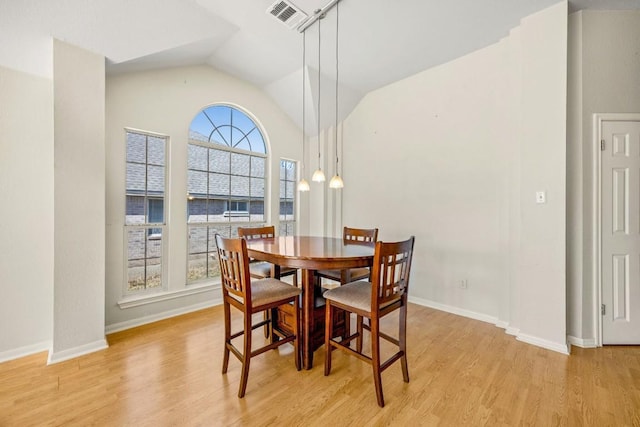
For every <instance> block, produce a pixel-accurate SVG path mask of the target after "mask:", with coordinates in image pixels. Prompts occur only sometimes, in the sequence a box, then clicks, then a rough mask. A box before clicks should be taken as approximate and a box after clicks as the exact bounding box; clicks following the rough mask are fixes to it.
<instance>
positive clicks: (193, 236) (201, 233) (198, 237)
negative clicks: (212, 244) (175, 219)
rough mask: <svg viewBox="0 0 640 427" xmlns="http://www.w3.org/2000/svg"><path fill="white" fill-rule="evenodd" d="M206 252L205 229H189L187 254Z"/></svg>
mask: <svg viewBox="0 0 640 427" xmlns="http://www.w3.org/2000/svg"><path fill="white" fill-rule="evenodd" d="M206 252H207V227H206V226H204V227H189V254H201V253H206Z"/></svg>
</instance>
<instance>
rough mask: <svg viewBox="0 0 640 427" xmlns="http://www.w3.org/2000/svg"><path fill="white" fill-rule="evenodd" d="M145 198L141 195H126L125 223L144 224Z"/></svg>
mask: <svg viewBox="0 0 640 427" xmlns="http://www.w3.org/2000/svg"><path fill="white" fill-rule="evenodd" d="M144 201H145V198H144V197H143V196H127V202H126V210H127V214H126V217H125V224H127V225H131V224H144V220H145V215H146V213H145V209H144V208H145V206H144V203H145V202H144Z"/></svg>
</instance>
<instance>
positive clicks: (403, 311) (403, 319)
mask: <svg viewBox="0 0 640 427" xmlns="http://www.w3.org/2000/svg"><path fill="white" fill-rule="evenodd" d="M399 317H400V318H399V321H400V331H399V333H398V341H399V344H400V351H402V353H403V354H402V358H401V359H400V363H401V364H402V379H403V380H404V382H405V383H408V382H409V367H408V366H407V305H406V303H404V304H403V305H402V307H400V314H399Z"/></svg>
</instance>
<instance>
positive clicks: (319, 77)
mask: <svg viewBox="0 0 640 427" xmlns="http://www.w3.org/2000/svg"><path fill="white" fill-rule="evenodd" d="M321 21H322V17H321V18H320V19H319V20H318V169H319V170H320V169H321V167H320V94H321V90H320V89H321V86H320V79H321V78H322V75H321V74H320V39H321V37H320V23H321Z"/></svg>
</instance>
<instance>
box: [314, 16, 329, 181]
mask: <svg viewBox="0 0 640 427" xmlns="http://www.w3.org/2000/svg"><path fill="white" fill-rule="evenodd" d="M322 18H324V15H320V17H319V19H318V169H316V171H315V172H314V173H313V176H312V177H311V180H312V181H315V182H324V181H325V180H326V178H325V177H324V172H322V167H320V93H321V90H320V89H321V85H320V79H321V78H322V77H321V75H320V39H321V38H320V22H321V21H322Z"/></svg>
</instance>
